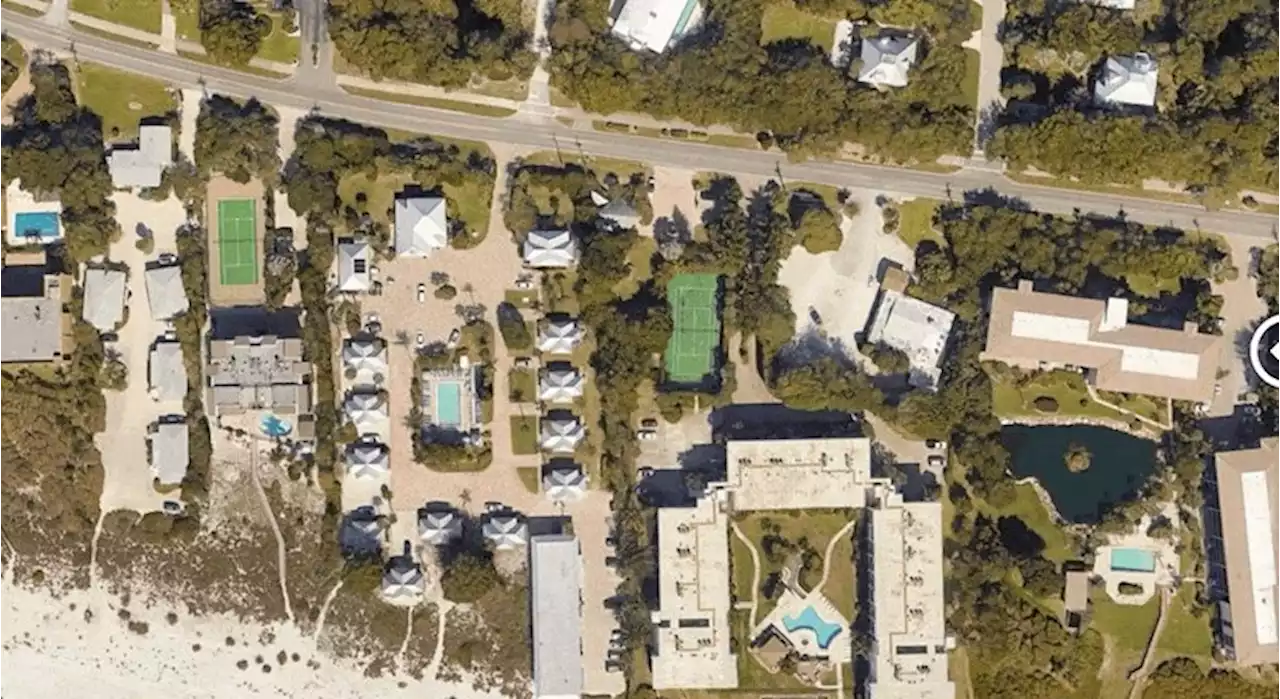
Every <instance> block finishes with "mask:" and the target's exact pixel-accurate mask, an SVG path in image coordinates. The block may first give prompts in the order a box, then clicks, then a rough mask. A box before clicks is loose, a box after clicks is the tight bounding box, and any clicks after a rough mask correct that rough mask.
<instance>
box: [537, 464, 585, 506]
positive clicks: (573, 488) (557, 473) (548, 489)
mask: <svg viewBox="0 0 1280 699" xmlns="http://www.w3.org/2000/svg"><path fill="white" fill-rule="evenodd" d="M542 492H544V493H546V494H547V499H548V500H552V501H554V502H574V501H577V500H581V499H582V498H583V497H585V496H586V494H587V474H586V472H585V471H583V470H582V468H580V467H578V466H574V467H572V468H567V467H561V468H553V469H551V470H550V471H548V472H547V475H546V476H544V477H543V478H542Z"/></svg>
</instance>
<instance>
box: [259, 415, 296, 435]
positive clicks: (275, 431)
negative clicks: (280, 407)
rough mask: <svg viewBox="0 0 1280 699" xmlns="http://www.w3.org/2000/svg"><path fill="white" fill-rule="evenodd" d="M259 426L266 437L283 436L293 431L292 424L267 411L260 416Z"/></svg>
mask: <svg viewBox="0 0 1280 699" xmlns="http://www.w3.org/2000/svg"><path fill="white" fill-rule="evenodd" d="M261 427H262V434H265V435H267V436H268V437H283V436H285V435H287V434H289V433H290V432H292V431H293V425H290V424H289V422H288V421H287V420H282V419H280V417H279V416H278V415H275V414H273V413H267V414H266V415H263V416H262V423H261Z"/></svg>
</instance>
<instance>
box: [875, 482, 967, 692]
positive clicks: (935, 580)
mask: <svg viewBox="0 0 1280 699" xmlns="http://www.w3.org/2000/svg"><path fill="white" fill-rule="evenodd" d="M870 538H871V542H872V556H873V561H874V562H873V564H872V567H873V568H874V571H873V583H872V589H873V590H874V592H873V595H874V600H873V615H874V619H873V622H872V633H873V636H874V638H873V640H872V644H871V656H872V663H871V676H870V679H869V681H868V690H869V692H868V695H869V697H870V699H953V698H954V697H955V685H954V684H952V683H951V681H950V680H948V679H947V651H948V650H949V649H950V647H951V645H952V641H951V639H949V638H948V636H947V629H946V599H945V597H944V595H943V589H942V585H943V568H942V538H943V530H942V503H939V502H912V503H904V502H903V501H902V498H901V496H899V495H897V494H890V495H889V496H888V497H887V498H886V499H885V500H884V502H882V503H881V504H880V506H878V507H876V508H874V509H872V510H871V535H870Z"/></svg>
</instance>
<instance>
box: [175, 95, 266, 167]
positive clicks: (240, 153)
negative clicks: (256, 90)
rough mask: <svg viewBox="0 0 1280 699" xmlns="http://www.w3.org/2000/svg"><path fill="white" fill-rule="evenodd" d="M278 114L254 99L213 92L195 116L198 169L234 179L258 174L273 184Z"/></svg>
mask: <svg viewBox="0 0 1280 699" xmlns="http://www.w3.org/2000/svg"><path fill="white" fill-rule="evenodd" d="M278 122H279V118H278V117H277V116H276V114H275V112H273V111H271V110H270V109H268V108H267V107H266V106H264V105H263V104H262V103H261V102H258V101H257V100H253V99H251V100H249V101H248V102H245V103H243V104H242V103H240V102H237V101H235V100H233V99H230V98H228V97H223V96H221V95H213V96H211V97H210V98H209V99H207V100H205V101H204V102H203V103H202V106H201V109H200V115H199V116H198V117H196V138H195V157H196V166H197V167H198V168H199V170H200V172H201V173H204V174H205V175H209V174H212V173H221V174H222V175H225V176H226V177H228V178H229V179H231V180H234V181H236V182H241V183H244V182H248V181H249V180H250V179H253V178H255V177H256V178H258V179H261V180H263V182H265V183H266V184H267V185H268V186H272V185H274V183H275V182H276V180H277V179H278V177H279V172H280V153H279V148H278V143H277V138H278V132H279V129H278V126H279V124H278Z"/></svg>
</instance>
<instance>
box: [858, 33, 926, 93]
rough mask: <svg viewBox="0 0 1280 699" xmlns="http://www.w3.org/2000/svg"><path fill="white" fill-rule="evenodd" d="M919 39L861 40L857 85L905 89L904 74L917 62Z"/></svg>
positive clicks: (874, 38) (891, 37) (906, 37)
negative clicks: (862, 83) (860, 83)
mask: <svg viewBox="0 0 1280 699" xmlns="http://www.w3.org/2000/svg"><path fill="white" fill-rule="evenodd" d="M919 51H920V40H919V39H917V38H915V37H911V36H888V35H886V36H876V37H868V38H865V39H863V40H862V67H861V68H859V69H858V82H864V83H867V84H868V85H878V86H883V87H906V86H907V73H908V72H909V71H910V70H911V66H913V65H915V63H916V55H917V54H918V53H919Z"/></svg>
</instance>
